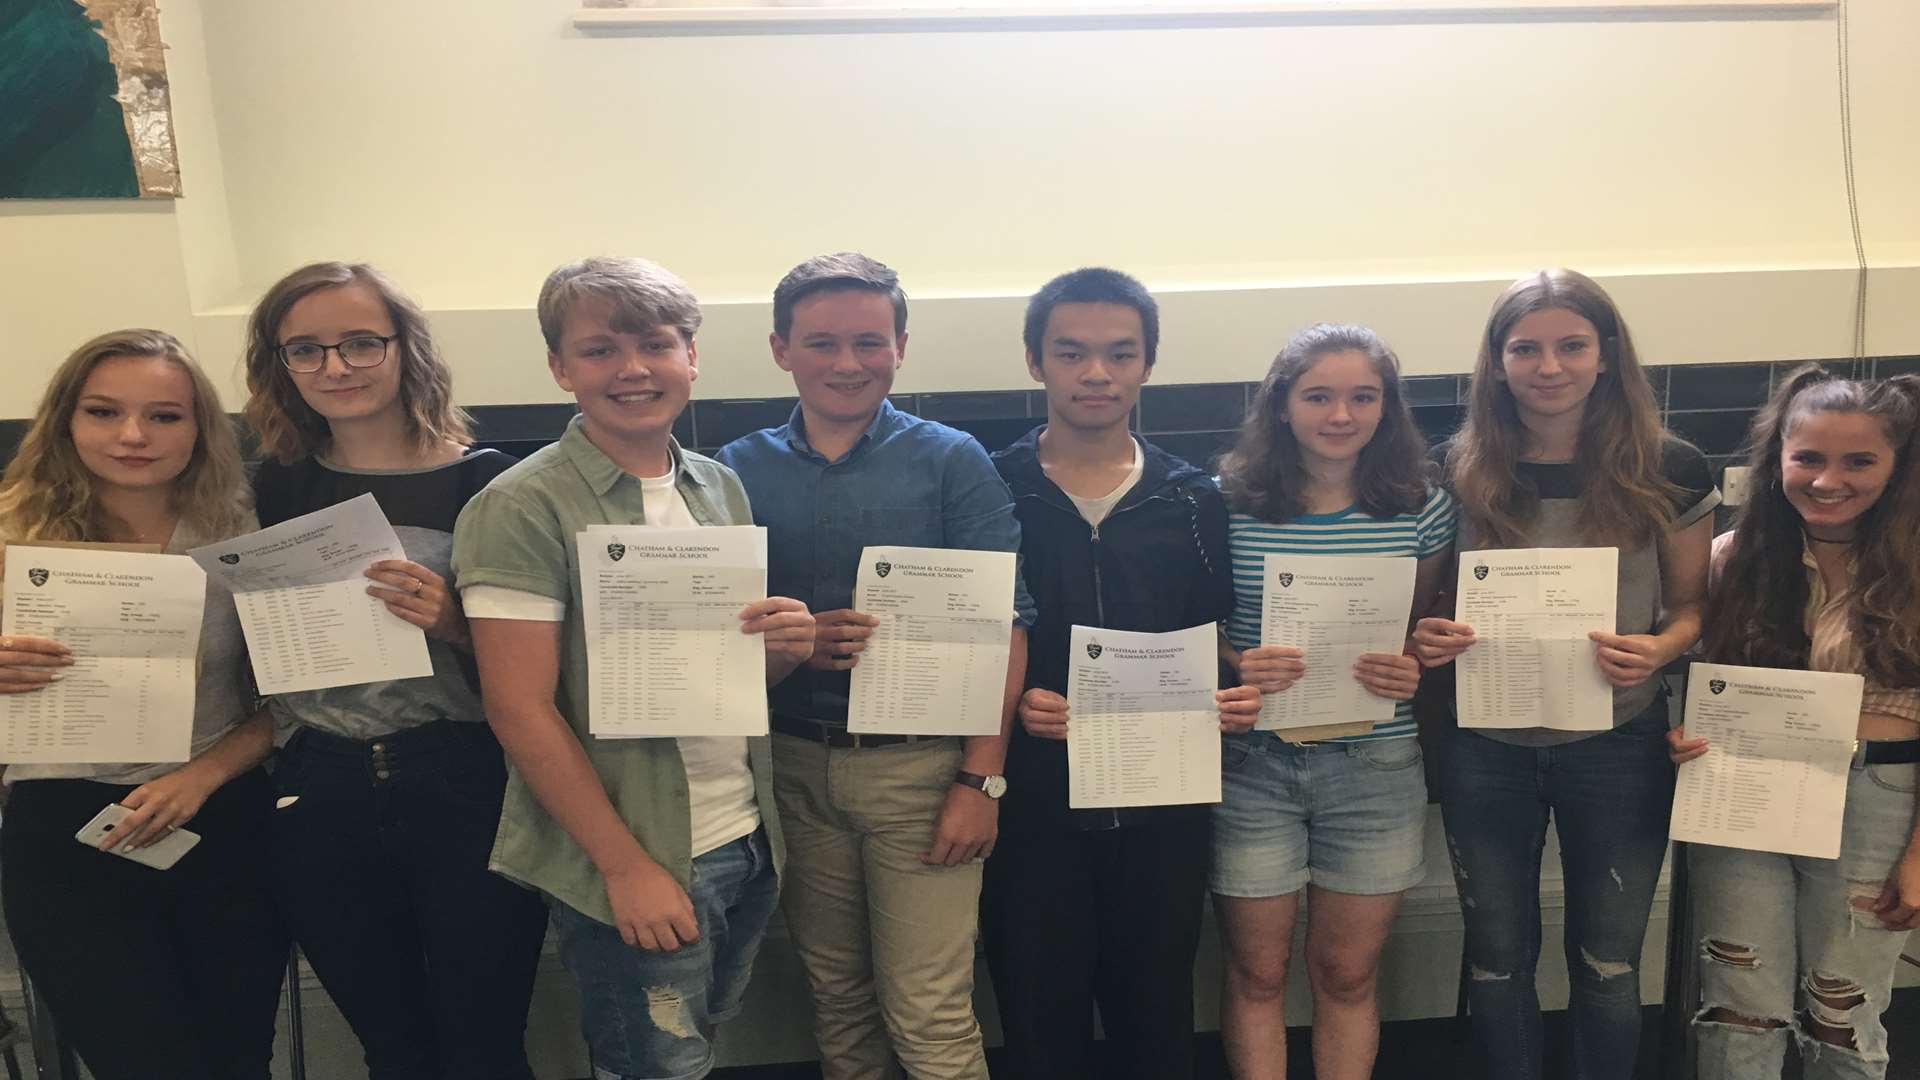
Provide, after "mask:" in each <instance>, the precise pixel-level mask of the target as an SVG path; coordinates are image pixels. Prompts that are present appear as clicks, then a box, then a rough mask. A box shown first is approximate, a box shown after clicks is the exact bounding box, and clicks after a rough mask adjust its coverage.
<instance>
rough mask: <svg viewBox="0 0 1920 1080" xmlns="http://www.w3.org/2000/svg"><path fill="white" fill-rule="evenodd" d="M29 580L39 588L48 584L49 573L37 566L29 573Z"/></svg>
mask: <svg viewBox="0 0 1920 1080" xmlns="http://www.w3.org/2000/svg"><path fill="white" fill-rule="evenodd" d="M27 580H28V581H31V582H33V584H34V586H35V587H36V588H38V587H39V586H41V585H45V584H46V583H47V572H46V571H45V570H42V569H40V568H39V567H37V566H36V567H34V568H33V569H31V570H28V571H27Z"/></svg>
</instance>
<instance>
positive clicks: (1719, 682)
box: [1707, 679, 1727, 694]
mask: <svg viewBox="0 0 1920 1080" xmlns="http://www.w3.org/2000/svg"><path fill="white" fill-rule="evenodd" d="M1707 689H1709V690H1711V691H1713V692H1714V693H1716V694H1721V693H1725V692H1726V689H1727V680H1725V679H1708V680H1707Z"/></svg>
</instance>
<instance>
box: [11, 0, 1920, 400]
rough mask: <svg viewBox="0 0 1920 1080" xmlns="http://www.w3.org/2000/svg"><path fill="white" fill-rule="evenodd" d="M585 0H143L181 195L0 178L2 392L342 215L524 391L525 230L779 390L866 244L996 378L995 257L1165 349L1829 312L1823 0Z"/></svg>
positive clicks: (259, 280)
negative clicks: (1815, 0) (1107, 290)
mask: <svg viewBox="0 0 1920 1080" xmlns="http://www.w3.org/2000/svg"><path fill="white" fill-rule="evenodd" d="M575 5H576V0H473V2H468V3H457V4H456V3H452V2H449V0H438V2H428V0H409V2H405V3H392V2H389V0H332V2H330V3H327V4H310V3H296V2H294V0H246V2H243V0H168V2H167V3H166V5H165V10H164V12H163V25H164V27H165V30H166V33H167V36H168V40H169V43H170V44H171V46H172V50H171V54H170V59H171V65H172V72H173V78H174V87H175V104H176V113H177V120H178V126H179V129H180V136H181V142H182V158H183V161H182V164H183V172H184V174H185V180H186V184H187V187H188V197H187V198H186V199H183V200H180V201H179V202H178V203H176V204H173V205H167V204H152V205H147V204H139V205H135V204H129V203H108V204H95V205H86V206H82V205H78V204H28V205H15V206H9V207H5V208H4V209H0V319H4V323H0V326H4V328H5V336H4V340H5V341H7V342H8V345H7V348H8V351H9V353H10V358H11V360H12V363H10V364H9V373H10V374H13V373H17V374H18V377H17V378H9V379H7V380H5V381H4V383H0V416H20V415H24V414H26V413H27V412H29V411H30V409H31V403H32V400H33V397H34V395H35V393H36V391H37V385H38V383H39V381H40V378H41V376H42V375H43V374H44V372H45V371H46V370H47V369H49V368H50V367H51V366H52V365H53V364H54V363H55V362H57V360H58V358H59V357H60V355H62V354H63V353H64V352H65V351H66V350H67V349H68V348H70V347H71V346H72V345H73V344H74V343H76V342H77V341H78V340H80V339H81V338H82V337H84V336H86V335H87V334H89V333H91V332H94V331H96V330H99V329H104V328H106V327H108V326H110V325H117V324H125V323H130V322H151V323H157V324H160V325H162V326H164V327H167V328H169V329H174V330H176V331H178V332H181V333H183V334H185V335H187V336H189V338H190V339H191V340H192V341H193V343H194V344H196V345H197V346H198V347H199V348H200V349H201V351H202V353H203V355H204V356H205V357H207V358H208V359H209V361H210V362H212V363H213V365H214V366H215V367H217V368H220V369H225V368H226V367H227V365H228V363H229V362H230V358H231V357H232V356H233V355H234V350H235V349H236V347H237V343H238V341H239V336H240V335H239V330H240V325H239V324H240V321H241V318H242V315H243V313H244V310H245V305H246V304H247V303H248V302H249V301H250V300H251V299H252V298H253V297H254V296H256V295H257V294H258V292H259V291H260V290H261V289H262V288H264V287H265V286H266V284H268V283H269V282H270V281H271V280H272V279H273V278H274V277H275V276H277V275H278V274H279V273H281V272H283V271H285V270H286V269H289V268H290V267H292V266H293V265H295V264H297V263H298V262H301V261H304V260H307V259H312V258H319V257H348V258H364V259H369V260H372V261H374V262H377V263H379V264H381V265H383V266H385V267H386V268H387V269H388V270H390V271H391V272H393V273H394V274H395V275H396V276H397V277H398V278H399V279H400V280H401V281H402V282H403V283H405V284H406V285H407V286H408V287H409V288H410V289H412V290H413V291H414V292H415V293H416V294H417V295H418V296H419V297H420V298H421V300H422V301H423V302H424V303H425V304H426V305H427V306H428V307H429V308H430V309H432V310H433V311H434V312H435V313H436V321H437V324H438V326H439V328H440V330H441V332H442V334H443V335H444V336H445V337H447V338H448V340H449V341H450V342H451V343H452V344H453V345H454V346H455V349H454V355H455V357H456V360H457V362H458V363H459V365H460V380H461V382H460V387H461V395H462V397H463V398H464V399H466V400H467V401H469V402H471V403H476V404H478V403H507V402H518V401H534V400H552V399H553V398H554V397H555V391H554V390H553V388H552V387H551V385H550V384H549V383H548V382H547V381H546V378H545V374H544V371H543V369H542V365H541V364H540V363H539V361H540V344H539V341H538V337H537V334H536V332H535V328H534V325H533V320H532V317H531V314H530V313H529V311H528V308H529V307H530V303H531V299H532V296H533V294H534V292H535V290H536V289H537V287H538V283H539V280H540V277H541V276H542V274H543V273H544V271H545V270H546V269H548V268H550V267H551V266H552V265H554V264H555V263H557V262H560V261H562V260H564V259H567V258H570V257H573V256H576V255H579V254H583V253H587V252H595V251H616V252H633V253H642V254H646V255H649V256H651V257H654V258H657V259H659V260H660V261H662V262H664V263H666V264H668V265H670V266H672V267H674V268H675V269H677V270H679V271H680V272H681V273H682V274H683V275H685V276H686V277H687V278H688V279H689V281H690V282H692V284H693V285H694V287H695V288H696V290H697V291H699V292H700V293H701V295H702V296H703V297H705V298H707V300H708V301H709V304H710V306H711V308H712V310H711V312H710V322H709V329H708V331H707V333H706V335H705V340H704V341H703V356H704V360H705V363H704V364H703V367H704V369H705V371H704V375H703V379H702V382H701V384H700V388H699V389H700V390H701V392H702V393H703V394H705V395H709V396H755V395H762V394H777V393H781V392H782V391H783V389H784V383H783V382H782V381H781V380H780V378H779V376H778V373H777V372H776V371H774V369H773V368H772V367H771V365H770V364H769V363H768V362H767V361H766V360H765V348H764V345H763V344H762V342H763V340H764V334H765V326H766V312H765V307H764V297H765V295H766V293H767V292H768V291H769V289H770V286H771V284H772V282H773V281H774V280H775V279H776V278H777V277H778V276H779V274H780V273H781V272H782V271H783V270H784V269H785V268H786V267H787V266H789V265H790V264H791V263H793V262H794V261H796V260H797V259H799V258H801V257H804V256H806V255H808V254H812V253H814V252H816V251H820V250H828V249H836V248H843V247H859V248H863V249H865V250H868V251H871V252H872V253H874V254H877V255H879V256H881V257H882V258H885V259H886V260H888V261H889V262H891V263H893V264H894V265H895V266H897V267H898V268H899V269H900V270H901V271H902V273H903V275H904V277H905V279H906V282H907V284H908V287H909V290H910V291H911V292H912V293H913V295H914V296H915V297H916V299H917V301H918V302H917V303H916V307H915V319H914V329H915V334H914V338H915V340H914V346H913V349H912V350H911V353H910V363H909V366H908V369H907V371H906V372H905V373H904V375H903V381H902V383H901V388H902V389H903V390H909V391H911V390H929V389H968V388H986V387H992V386H999V385H1011V384H1013V383H1014V382H1015V381H1017V379H1018V377H1019V376H1020V370H1019V366H1018V364H1017V342H1016V321H1017V312H1018V310H1019V302H1018V299H1017V298H1018V297H1019V296H1021V295H1023V294H1024V293H1025V292H1027V291H1030V290H1031V289H1032V288H1033V287H1034V286H1035V285H1036V284H1038V282H1039V281H1041V280H1043V279H1044V278H1045V277H1047V276H1049V275H1050V274H1052V273H1054V272H1057V271H1058V270H1061V269H1064V268H1067V267H1069V266H1072V265H1079V264H1083V263H1090V262H1106V263H1112V264H1115V265H1119V266H1121V267H1124V268H1127V269H1129V270H1132V271H1133V272H1135V273H1137V274H1139V275H1141V276H1142V277H1144V278H1146V279H1147V280H1148V281H1149V283H1150V284H1152V285H1154V286H1156V287H1157V288H1160V289H1162V290H1164V291H1166V294H1167V295H1166V305H1167V320H1166V322H1167V332H1168V356H1169V357H1170V359H1173V360H1174V361H1175V364H1177V365H1178V366H1177V367H1176V366H1174V364H1169V365H1168V366H1167V368H1165V369H1164V370H1163V373H1162V378H1165V379H1170V380H1173V381H1208V380H1214V379H1244V378H1252V377H1255V376H1256V375H1257V374H1258V371H1259V369H1260V367H1261V365H1262V363H1263V360H1264V358H1265V357H1266V356H1269V355H1271V352H1272V348H1273V346H1274V344H1275V343H1276V342H1277V340H1278V339H1279V338H1280V337H1282V336H1283V335H1284V334H1285V332H1286V331H1287V330H1288V329H1289V328H1291V327H1293V326H1296V325H1298V324H1300V323H1303V322H1306V321H1310V320H1312V319H1316V318H1329V317H1331V318H1353V319H1364V320H1368V321H1371V322H1373V323H1375V324H1376V325H1378V326H1379V327H1380V328H1381V329H1382V330H1383V331H1385V332H1386V333H1387V334H1388V335H1389V337H1390V338H1391V339H1393V340H1394V341H1395V342H1396V343H1397V344H1398V345H1399V346H1400V348H1401V352H1402V354H1403V356H1404V357H1406V359H1407V362H1408V365H1409V367H1410V368H1411V369H1413V370H1416V371H1447V370H1461V369H1462V368H1464V366H1465V364H1466V361H1467V354H1468V353H1469V351H1470V349H1471V342H1472V340H1473V337H1474V334H1475V332H1476V330H1477V328H1478V324H1479V320H1480V318H1481V317H1482V315H1483V314H1484V312H1485V309H1486V306H1487V303H1488V301H1489V300H1490V299H1491V297H1492V295H1493V294H1494V292H1496V291H1497V289H1498V287H1499V284H1500V283H1501V282H1502V281H1504V280H1505V279H1507V278H1510V277H1511V276H1512V275H1513V274H1515V273H1517V272H1520V271H1523V270H1525V269H1528V268H1531V267H1534V266H1537V265H1542V264H1548V263H1565V264H1570V265H1574V266H1578V267H1581V268H1583V269H1587V270H1589V271H1592V272H1595V273H1598V274H1601V275H1603V276H1605V277H1606V278H1607V280H1608V281H1609V282H1610V284H1612V285H1613V286H1614V288H1615V290H1616V292H1617V293H1618V294H1619V296H1620V299H1621V300H1622V302H1623V304H1624V305H1625V306H1626V307H1627V309H1628V312H1629V315H1630V317H1631V319H1632V320H1633V322H1634V324H1635V326H1636V331H1637V333H1638V335H1639V336H1640V338H1641V339H1642V343H1643V347H1644V348H1645V351H1646V352H1647V353H1648V354H1649V356H1650V357H1651V358H1652V359H1653V360H1655V361H1656V362H1663V361H1664V362H1682V361H1685V362H1697V361H1703V360H1736V359H1781V358H1791V357H1801V356H1818V355H1835V354H1843V353H1845V352H1846V351H1847V349H1848V348H1849V347H1850V344H1849V343H1850V334H1851V325H1852V320H1851V297H1852V274H1851V271H1850V269H1849V268H1850V267H1851V264H1852V252H1851V247H1850V243H1849V240H1848V233H1847V223H1846V216H1845V202H1844V196H1843V189H1842V187H1841V170H1840V163H1839V157H1838V150H1839V136H1838V128H1837V118H1836V114H1837V107H1836V102H1835V76H1834V64H1835V58H1834V23H1833V21H1832V20H1831V19H1830V18H1815V19H1793V20H1760V19H1722V20H1703V21H1685V20H1679V21H1675V20H1664V21H1635V22H1601V23H1592V22H1556V21H1530V22H1507V23H1480V22H1467V23H1444V24H1426V25H1405V26H1372V25H1344V26H1343V25H1313V26H1300V25H1289V26H1269V27H1255V28H1233V29H1190V30H1152V31H1146V30H1138V31H1136V30H1121V31H1104V32H1101V31H1084V32H1073V31H1069V32H976V33H944V34H942V33H922V34H916V33H875V34H848V35H784V34H783V35H765V36H724V37H693V36H683V37H637V36H586V35H583V34H581V33H579V32H576V31H575V30H574V29H573V28H572V27H571V24H570V22H569V18H568V17H569V15H570V13H571V12H572V11H573V9H574V7H575ZM1853 10H1854V16H1853V20H1854V40H1853V58H1854V64H1855V72H1854V87H1855V89H1854V93H1855V117H1856V133H1855V146H1856V153H1857V155H1858V161H1859V186H1860V194H1861V207H1862V215H1863V219H1864V224H1865V226H1866V229H1867V235H1868V238H1869V242H1870V256H1871V257H1872V259H1873V261H1874V263H1875V265H1876V266H1881V267H1888V268H1891V269H1887V270H1883V271H1880V272H1879V273H1878V276H1877V277H1876V281H1875V288H1874V293H1873V319H1874V322H1873V331H1874V332H1873V335H1872V339H1871V341H1870V344H1869V348H1870V351H1873V352H1878V353H1883V354H1884V353H1904V352H1920V302H1916V301H1920V200H1916V199H1914V198H1913V197H1912V196H1911V195H1910V190H1911V188H1912V186H1913V183H1914V178H1915V177H1920V129H1916V127H1915V125H1914V123H1913V120H1912V112H1911V110H1912V107H1913V103H1914V102H1915V101H1920V69H1915V68H1914V67H1913V65H1911V63H1910V62H1908V59H1907V55H1906V50H1908V49H1909V48H1910V47H1911V45H1912V44H1913V43H1914V42H1915V41H1920V5H1915V4H1912V3H1911V2H1910V0H1853Z"/></svg>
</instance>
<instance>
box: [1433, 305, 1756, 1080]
mask: <svg viewBox="0 0 1920 1080" xmlns="http://www.w3.org/2000/svg"><path fill="white" fill-rule="evenodd" d="M1439 456H1440V459H1441V461H1442V464H1443V466H1444V471H1445V475H1446V482H1447V484H1448V485H1449V487H1450V488H1451V490H1452V491H1453V494H1454V497H1455V499H1456V500H1458V502H1459V506H1460V540H1459V543H1460V549H1461V550H1462V551H1463V552H1464V551H1472V550H1475V549H1484V548H1529V547H1615V548H1618V549H1619V552H1620V570H1619V575H1620V576H1619V597H1618V600H1619V606H1618V616H1617V619H1616V622H1615V625H1613V626H1611V627H1594V628H1593V630H1592V631H1591V633H1589V635H1588V636H1589V637H1590V638H1591V639H1592V641H1593V662H1594V663H1595V664H1596V665H1597V666H1598V667H1599V669H1600V672H1601V674H1603V675H1604V676H1605V677H1606V679H1607V681H1608V682H1609V683H1611V684H1612V686H1613V716H1614V726H1613V728H1612V730H1610V731H1604V732H1579V733H1562V732H1550V731H1546V730H1543V729H1538V728H1536V729H1531V730H1526V729H1523V730H1518V731H1498V732H1495V731H1481V730H1473V729H1468V728H1456V729H1455V730H1454V731H1453V732H1452V733H1451V734H1450V736H1449V738H1448V745H1447V747H1446V751H1447V753H1446V755H1445V757H1444V758H1443V765H1442V768H1441V777H1440V780H1441V783H1440V789H1441V798H1440V803H1441V810H1442V812H1443V815H1444V817H1445V821H1446V829H1447V842H1448V849H1449V851H1450V852H1451V854H1452V856H1453V869H1454V880H1455V883H1456V884H1457V886H1458V889H1459V893H1460V903H1461V913H1462V916H1463V918H1464V920H1465V922H1466V930H1467V942H1466V953H1467V963H1468V967H1469V986H1468V995H1469V996H1468V1001H1469V1006H1470V1009H1471V1012H1472V1014H1473V1024H1474V1032H1475V1034H1476V1036H1477V1037H1478V1038H1479V1040H1480V1042H1481V1045H1482V1047H1483V1049H1484V1050H1485V1052H1486V1060H1487V1063H1488V1068H1489V1075H1490V1076H1493V1077H1496V1078H1500V1080H1509V1078H1513V1080H1534V1078H1537V1077H1540V1076H1541V1075H1543V1072H1547V1073H1555V1074H1557V1073H1559V1072H1561V1071H1562V1070H1559V1069H1552V1070H1548V1069H1546V1066H1545V1064H1544V1062H1543V1061H1542V1059H1541V1058H1542V1055H1541V1038H1540V1031H1541V1023H1540V1002H1539V998H1538V996H1537V995H1536V993H1535V991H1534V982H1533V978H1534V968H1535V966H1536V962H1537V961H1538V959H1539V954H1540V857H1541V852H1542V850H1543V848H1544V846H1545V842H1546V830H1547V825H1548V822H1549V821H1550V820H1551V821H1552V822H1553V824H1554V827H1555V829H1556V831H1557V832H1558V834H1559V838H1560V860H1561V864H1562V867H1563V869H1564V871H1565V881H1566V942H1565V947H1566V957H1567V974H1568V980H1569V982H1570V984H1571V1002H1570V1006H1569V1008H1570V1012H1571V1017H1572V1023H1573V1029H1574V1037H1573V1040H1572V1042H1573V1053H1574V1055H1575V1057H1576V1058H1577V1061H1575V1062H1574V1063H1573V1065H1572V1067H1571V1068H1569V1069H1566V1070H1564V1071H1565V1073H1566V1074H1567V1075H1574V1076H1580V1077H1584V1078H1588V1080H1628V1078H1629V1077H1631V1076H1632V1075H1633V1068H1634V1059H1635V1057H1636V1055H1637V1052H1638V1048H1639V1035H1640V994H1639V985H1640V981H1639V975H1638V964H1639V958H1640V949H1641V944H1642V941H1643V939H1644V937H1645V935H1646V926H1647V913H1648V911H1649V909H1650V908H1651V906H1652V903H1653V891H1654V885H1655V883H1656V881H1657V880H1658V878H1659V875H1660V865H1661V862H1662V861H1663V859H1664V858H1665V854H1666V845H1667V819H1668V814H1669V812H1670V810H1671V805H1672V799H1673V767H1672V765H1671V763H1670V762H1668V761H1667V757H1666V730H1667V710H1666V702H1665V695H1664V693H1663V691H1662V688H1661V684H1660V682H1659V672H1660V669H1661V668H1662V667H1664V666H1665V665H1666V664H1667V663H1668V662H1670V661H1672V660H1674V659H1676V658H1678V657H1679V656H1680V655H1681V654H1682V653H1684V652H1685V651H1686V650H1687V649H1688V648H1690V647H1691V646H1692V645H1693V643H1694V641H1695V639H1697V638H1698V637H1699V636H1700V619H1701V603H1702V600H1703V598H1704V597H1705V594H1706V579H1707V561H1708V550H1709V541H1710V540H1711V537H1712V529H1713V521H1712V511H1713V508H1714V507H1715V506H1716V505H1718V503H1719V501H1720V497H1719V494H1718V493H1717V492H1716V491H1715V490H1714V487H1713V482H1712V478H1711V475H1710V474H1709V472H1708V470H1707V465H1706V460H1705V459H1704V458H1703V457H1702V456H1701V455H1700V452H1699V451H1698V450H1695V449H1694V448H1693V447H1691V446H1688V445H1687V444H1686V443H1684V442H1681V441H1680V440H1678V439H1675V438H1673V437H1672V436H1671V435H1668V434H1667V433H1666V432H1665V431H1664V430H1663V429H1662V427H1661V424H1660V416H1659V410H1658V408H1657V406H1656V404H1655V402H1654V397H1653V388H1652V386H1651V385H1650V384H1649V383H1648V381H1647V378H1646V374H1645V372H1644V371H1643V370H1642V369H1641V367H1640V362H1639V359H1638V357H1637V356H1636V355H1635V353H1634V349H1633V342H1632V339H1631V337H1630V336H1629V335H1628V332H1627V326H1626V323H1625V321H1624V320H1623V319H1622V318H1621V316H1620V312H1619V310H1618V309H1617V308H1616V307H1615V306H1614V304H1613V301H1612V299H1611V298H1610V297H1608V296H1607V294H1606V292H1605V290H1603V289H1601V287H1600V286H1599V285H1598V284H1596V283H1595V282H1594V281H1592V280H1591V279H1590V278H1587V277H1585V276H1584V275H1581V274H1577V273H1574V272H1573V271H1570V270H1547V271H1542V272H1540V273H1537V274H1532V275H1529V276H1527V277H1524V278H1521V279H1520V280H1519V281H1516V282H1514V283H1513V285H1511V286H1510V287H1509V288H1508V289H1507V290H1506V292H1505V293H1503V294H1502V295H1501V297H1500V298H1499V300H1498V301H1496V302H1495V304H1494V307H1493V311H1492V314H1491V315H1490V316H1489V318H1488V320H1487V327H1486V332H1485V333H1484V334H1483V336H1482V338H1481V342H1480V355H1479V359H1478V363H1477V364H1476V366H1475V368H1474V374H1473V387H1472V392H1471V398H1470V403H1469V407H1468V415H1467V421H1466V424H1465V426H1464V427H1463V428H1462V429H1461V431H1460V433H1459V434H1458V435H1456V436H1455V437H1454V439H1453V440H1452V441H1451V442H1450V443H1449V444H1448V445H1447V446H1446V447H1444V448H1443V449H1442V451H1441V453H1440V455H1439ZM1413 640H1414V648H1415V650H1416V652H1417V653H1418V654H1419V656H1420V659H1421V661H1422V662H1423V663H1425V664H1426V665H1428V666H1429V667H1433V666H1438V665H1442V664H1446V663H1449V662H1451V661H1452V660H1453V659H1454V658H1455V657H1456V656H1458V655H1459V654H1460V653H1462V652H1464V651H1466V650H1467V649H1469V648H1472V647H1473V643H1474V636H1473V628H1472V627H1470V626H1467V625H1464V624H1462V623H1458V622H1454V621H1452V620H1450V619H1445V618H1427V619H1422V620H1420V622H1419V624H1418V626H1417V627H1416V629H1415V631H1414V635H1413ZM1462 719H1466V718H1464V717H1463V718H1462Z"/></svg>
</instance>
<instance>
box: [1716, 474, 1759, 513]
mask: <svg viewBox="0 0 1920 1080" xmlns="http://www.w3.org/2000/svg"><path fill="white" fill-rule="evenodd" d="M1751 472H1753V468H1752V467H1751V466H1748V465H1729V466H1727V472H1726V475H1725V476H1724V477H1722V478H1721V480H1720V501H1722V502H1724V503H1726V504H1727V505H1728V506H1739V505H1741V504H1743V503H1745V502H1746V501H1747V482H1748V474H1749V473H1751Z"/></svg>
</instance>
